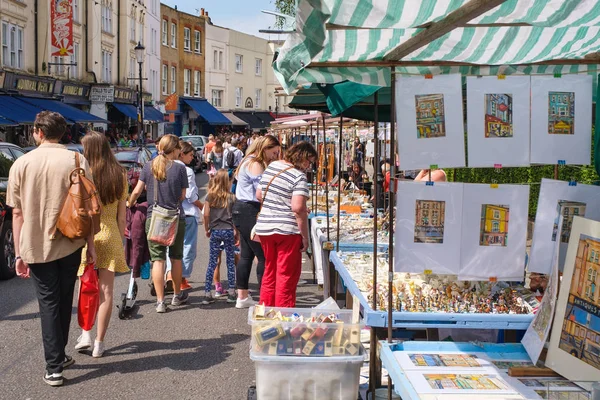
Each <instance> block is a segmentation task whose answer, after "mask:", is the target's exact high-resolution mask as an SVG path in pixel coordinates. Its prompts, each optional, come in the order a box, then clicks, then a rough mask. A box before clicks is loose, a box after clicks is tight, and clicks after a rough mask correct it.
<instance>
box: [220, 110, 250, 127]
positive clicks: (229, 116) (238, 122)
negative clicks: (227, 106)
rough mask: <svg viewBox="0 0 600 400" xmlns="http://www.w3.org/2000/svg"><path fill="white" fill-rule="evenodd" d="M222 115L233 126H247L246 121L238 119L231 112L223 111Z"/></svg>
mask: <svg viewBox="0 0 600 400" xmlns="http://www.w3.org/2000/svg"><path fill="white" fill-rule="evenodd" d="M223 115H224V116H225V118H227V119H228V120H230V121H231V124H232V125H234V126H247V125H248V123H247V122H246V121H243V120H241V119H239V118H238V117H236V116H235V115H233V113H230V112H226V113H223Z"/></svg>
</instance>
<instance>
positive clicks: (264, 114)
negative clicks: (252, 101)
mask: <svg viewBox="0 0 600 400" xmlns="http://www.w3.org/2000/svg"><path fill="white" fill-rule="evenodd" d="M254 115H256V116H257V117H258V118H260V119H261V120H262V122H264V123H265V126H266V127H268V126H269V125H271V122H272V121H275V118H273V116H272V115H271V113H270V112H268V111H257V112H255V113H254Z"/></svg>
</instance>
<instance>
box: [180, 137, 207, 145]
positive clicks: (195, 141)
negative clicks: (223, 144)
mask: <svg viewBox="0 0 600 400" xmlns="http://www.w3.org/2000/svg"><path fill="white" fill-rule="evenodd" d="M181 139H182V140H185V141H186V142H191V143H192V146H194V147H200V146H204V140H202V138H201V137H199V136H182V137H181Z"/></svg>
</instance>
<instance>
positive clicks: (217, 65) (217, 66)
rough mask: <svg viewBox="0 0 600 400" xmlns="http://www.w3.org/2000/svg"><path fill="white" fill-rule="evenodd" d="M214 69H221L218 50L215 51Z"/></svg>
mask: <svg viewBox="0 0 600 400" xmlns="http://www.w3.org/2000/svg"><path fill="white" fill-rule="evenodd" d="M213 69H214V70H218V69H219V52H218V51H217V50H213Z"/></svg>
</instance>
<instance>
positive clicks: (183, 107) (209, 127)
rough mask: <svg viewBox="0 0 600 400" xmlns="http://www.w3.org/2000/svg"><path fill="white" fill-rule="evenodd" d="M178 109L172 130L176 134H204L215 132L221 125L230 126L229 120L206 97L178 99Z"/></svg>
mask: <svg viewBox="0 0 600 400" xmlns="http://www.w3.org/2000/svg"><path fill="white" fill-rule="evenodd" d="M179 111H180V112H181V114H176V115H175V124H174V128H175V129H174V132H175V134H176V135H178V136H183V135H204V136H208V135H210V134H212V133H217V132H218V131H219V130H220V129H222V128H223V127H230V126H231V121H230V120H229V119H227V118H226V117H225V115H223V113H221V112H220V111H219V110H217V109H216V108H215V107H213V105H212V104H210V103H209V102H208V101H207V100H206V99H199V98H186V97H182V98H180V99H179Z"/></svg>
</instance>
